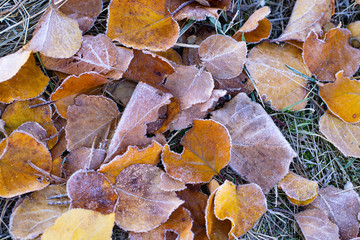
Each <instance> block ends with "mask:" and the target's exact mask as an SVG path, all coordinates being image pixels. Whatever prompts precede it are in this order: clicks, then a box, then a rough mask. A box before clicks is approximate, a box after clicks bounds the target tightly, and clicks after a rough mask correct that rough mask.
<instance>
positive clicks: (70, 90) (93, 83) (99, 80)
mask: <svg viewBox="0 0 360 240" xmlns="http://www.w3.org/2000/svg"><path fill="white" fill-rule="evenodd" d="M107 83H109V81H108V80H107V79H106V78H105V77H103V76H102V75H100V74H98V73H95V72H86V73H82V74H80V75H79V76H74V75H71V76H68V77H67V78H65V80H64V81H63V82H62V83H61V85H60V86H59V87H58V88H57V89H56V90H55V91H54V92H53V93H52V94H51V96H50V99H51V101H53V102H54V103H55V107H56V110H57V112H58V113H59V115H60V116H61V117H63V118H67V114H66V112H67V108H68V107H69V106H70V105H73V104H75V98H76V97H77V96H78V95H80V94H83V93H90V92H91V91H92V90H94V89H96V88H98V87H100V86H101V85H104V84H107Z"/></svg>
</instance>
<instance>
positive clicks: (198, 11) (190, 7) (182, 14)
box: [166, 0, 219, 21]
mask: <svg viewBox="0 0 360 240" xmlns="http://www.w3.org/2000/svg"><path fill="white" fill-rule="evenodd" d="M184 3H186V0H167V1H166V7H167V8H168V9H169V11H170V12H172V13H174V12H175V11H176V10H177V9H178V8H179V7H180V6H181V4H184ZM218 10H219V9H218V8H214V7H210V5H208V4H206V5H200V4H199V3H195V2H193V3H190V4H187V5H186V6H184V7H183V8H181V9H180V10H178V11H177V12H176V13H175V14H174V16H173V17H174V19H175V20H177V21H180V20H183V19H193V20H196V21H202V20H205V19H206V17H207V16H209V17H214V18H218V17H219V15H218V14H217V12H218Z"/></svg>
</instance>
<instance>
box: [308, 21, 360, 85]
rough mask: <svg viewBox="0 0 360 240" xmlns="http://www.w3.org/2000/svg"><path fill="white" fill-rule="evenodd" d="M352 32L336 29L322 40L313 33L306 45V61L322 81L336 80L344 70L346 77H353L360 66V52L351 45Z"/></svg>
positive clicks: (312, 71)
mask: <svg viewBox="0 0 360 240" xmlns="http://www.w3.org/2000/svg"><path fill="white" fill-rule="evenodd" d="M349 42H350V31H349V30H347V29H344V28H334V29H331V30H330V31H329V32H327V33H326V35H325V39H324V40H321V39H319V38H318V36H317V35H316V34H315V33H314V32H311V33H310V34H309V36H308V37H307V38H306V40H305V43H304V54H303V56H304V61H305V63H306V65H307V67H308V68H309V70H310V71H311V73H312V74H313V75H315V76H316V77H317V79H319V80H320V81H331V82H334V81H335V80H336V78H335V74H336V73H337V72H339V71H340V70H343V71H344V73H343V75H344V76H345V77H350V76H352V75H353V74H354V73H355V72H356V70H357V69H358V67H359V64H360V50H358V49H356V48H353V47H352V46H351V45H350V43H349Z"/></svg>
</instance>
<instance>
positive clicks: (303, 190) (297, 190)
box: [278, 172, 319, 206]
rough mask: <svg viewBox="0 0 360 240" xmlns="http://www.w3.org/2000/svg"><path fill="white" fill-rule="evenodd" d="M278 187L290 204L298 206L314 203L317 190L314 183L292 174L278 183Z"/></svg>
mask: <svg viewBox="0 0 360 240" xmlns="http://www.w3.org/2000/svg"><path fill="white" fill-rule="evenodd" d="M278 187H279V188H281V189H282V190H283V191H284V192H285V194H286V197H287V198H288V199H289V201H290V202H292V203H293V204H296V205H299V206H302V205H307V204H309V203H311V202H312V201H314V199H315V198H316V197H317V194H318V190H319V187H318V185H317V182H316V181H310V180H308V179H306V178H303V177H301V176H299V175H297V174H295V173H292V172H289V173H288V174H287V175H286V176H285V177H284V178H283V179H282V180H281V181H280V182H279V183H278Z"/></svg>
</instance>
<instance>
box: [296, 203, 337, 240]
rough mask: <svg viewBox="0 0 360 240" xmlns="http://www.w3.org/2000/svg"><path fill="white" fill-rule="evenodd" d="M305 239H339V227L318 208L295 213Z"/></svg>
mask: <svg viewBox="0 0 360 240" xmlns="http://www.w3.org/2000/svg"><path fill="white" fill-rule="evenodd" d="M295 218H296V221H297V222H298V224H299V226H300V228H301V231H302V233H303V235H304V237H305V239H317V240H339V228H338V227H337V226H336V225H335V224H334V223H332V222H331V221H330V220H329V218H328V217H327V216H326V214H325V213H324V212H323V211H321V210H318V209H308V210H305V211H302V212H300V213H297V214H296V215H295Z"/></svg>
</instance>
